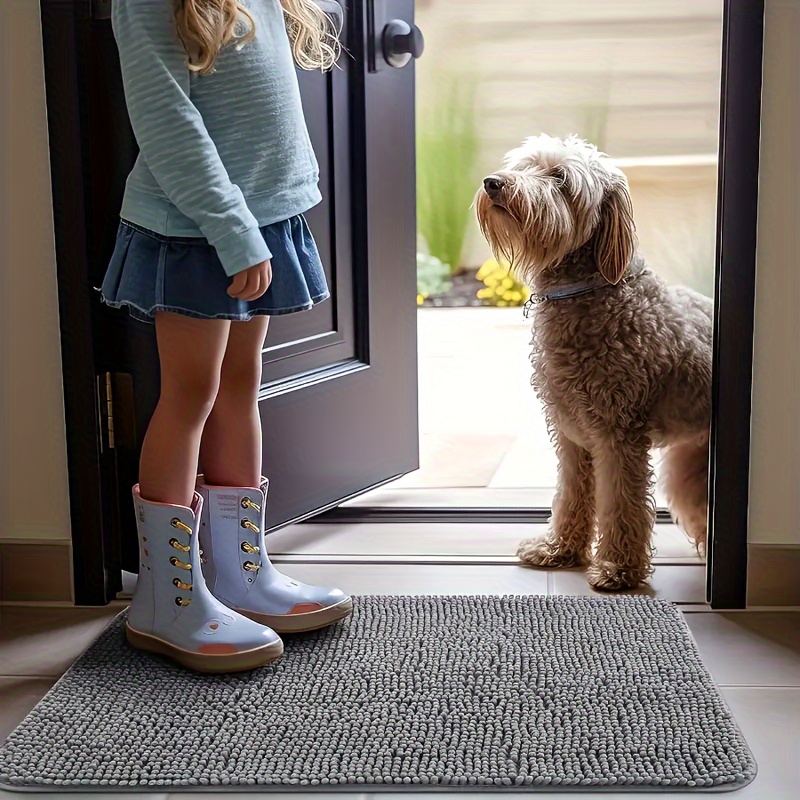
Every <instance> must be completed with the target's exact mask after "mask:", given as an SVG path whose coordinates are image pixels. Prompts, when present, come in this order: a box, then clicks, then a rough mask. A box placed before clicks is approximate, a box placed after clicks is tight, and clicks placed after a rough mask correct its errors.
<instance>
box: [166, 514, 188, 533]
mask: <svg viewBox="0 0 800 800" xmlns="http://www.w3.org/2000/svg"><path fill="white" fill-rule="evenodd" d="M169 524H170V525H172V527H173V528H180V529H181V530H182V531H183V532H184V533H188V534H189V535H190V536H191V535H192V529H191V528H190V527H189V526H188V525H187V524H186V523H185V522H181V521H180V520H179V519H178V518H177V517H173V518H172V519H171V520H170V522H169Z"/></svg>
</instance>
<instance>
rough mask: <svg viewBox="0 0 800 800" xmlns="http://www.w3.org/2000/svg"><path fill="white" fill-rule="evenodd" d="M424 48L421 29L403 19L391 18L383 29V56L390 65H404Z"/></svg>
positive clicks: (417, 56) (416, 56) (417, 55)
mask: <svg viewBox="0 0 800 800" xmlns="http://www.w3.org/2000/svg"><path fill="white" fill-rule="evenodd" d="M424 49H425V39H424V38H423V36H422V31H421V30H420V29H419V28H418V27H417V26H416V25H409V24H408V23H407V22H406V21H405V20H402V19H393V20H392V21H391V22H388V23H387V24H386V27H385V28H384V29H383V57H384V59H386V63H387V64H388V65H389V66H391V67H404V66H405V65H406V64H408V62H409V61H411V59H412V58H419V57H420V56H421V55H422V51H423V50H424Z"/></svg>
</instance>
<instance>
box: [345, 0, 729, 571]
mask: <svg viewBox="0 0 800 800" xmlns="http://www.w3.org/2000/svg"><path fill="white" fill-rule="evenodd" d="M417 22H418V24H419V26H420V28H421V29H422V30H423V31H424V32H425V35H426V38H427V41H428V47H427V52H426V55H425V58H423V59H421V60H420V62H419V63H418V65H417V218H418V232H419V235H418V257H417V291H418V297H417V301H418V313H417V330H418V358H419V436H420V441H419V444H420V468H419V469H418V470H416V471H414V472H412V473H409V474H408V475H405V476H404V477H402V478H400V479H399V480H397V481H394V482H393V483H391V484H388V485H387V486H385V487H383V488H381V489H379V490H376V491H373V492H371V493H369V494H367V495H364V496H362V497H361V498H359V499H358V500H355V501H352V502H351V505H354V506H365V505H366V506H372V507H398V506H401V507H415V508H440V509H442V508H455V507H459V508H475V509H479V508H489V507H491V508H494V509H514V508H516V509H522V508H525V509H531V510H534V509H535V510H538V511H539V512H546V511H547V510H549V508H550V507H551V504H552V500H553V496H554V493H555V489H556V481H557V461H556V455H555V449H554V448H553V446H552V444H551V441H550V436H549V434H548V431H547V427H546V424H545V419H544V414H543V410H542V407H541V404H540V403H539V401H538V399H537V398H536V396H535V394H534V392H533V389H532V388H531V386H530V377H531V370H530V366H529V351H530V347H529V341H530V322H529V320H527V319H525V317H524V316H523V313H522V307H523V305H524V303H525V302H526V300H527V299H528V297H529V292H528V291H527V290H526V288H525V287H524V286H522V285H520V284H518V283H517V282H516V281H515V279H514V277H513V276H512V275H511V274H509V272H508V270H507V269H506V268H504V267H503V266H502V265H500V264H498V263H497V262H496V261H494V260H493V259H492V257H491V253H490V251H489V248H488V246H487V245H486V243H485V242H484V240H483V238H482V237H481V235H480V232H479V230H478V226H477V223H476V220H475V215H474V212H473V210H472V209H471V208H470V206H471V203H472V198H473V196H474V194H475V191H476V189H477V187H478V186H479V184H480V181H481V179H482V177H483V176H484V175H486V174H490V173H491V172H492V171H493V170H494V169H495V168H496V167H497V165H498V164H499V163H500V162H501V160H502V157H503V155H504V153H505V152H506V151H508V150H509V149H511V148H512V147H515V146H517V145H518V144H519V143H520V142H521V141H522V140H523V139H524V138H525V137H526V136H529V135H535V134H538V133H540V132H545V133H549V134H551V135H555V136H561V137H564V136H567V135H569V134H573V133H574V134H577V135H579V136H581V137H582V138H585V139H587V140H589V141H590V142H592V143H594V144H595V145H597V146H598V148H599V149H600V150H602V151H604V152H607V153H608V154H609V155H610V156H612V158H614V160H615V161H616V163H618V164H619V166H620V167H621V168H622V169H623V170H624V172H625V173H626V176H627V178H628V181H629V185H630V190H631V195H632V199H633V204H634V213H635V218H636V224H637V232H638V237H639V241H640V248H641V251H642V252H643V254H644V255H645V258H646V259H647V261H648V265H649V266H650V267H651V268H652V269H654V270H655V271H656V272H658V273H659V274H660V275H662V277H664V278H665V279H666V280H667V281H668V282H670V283H678V284H684V285H687V286H689V287H691V288H693V289H695V290H697V291H699V292H702V293H703V294H706V295H707V296H709V297H713V293H714V278H715V245H716V231H717V219H716V217H717V169H718V136H719V111H720V97H719V87H720V81H721V53H722V31H723V5H722V3H720V2H719V0H701V2H696V0H679V1H678V2H674V1H673V0H656V1H655V2H649V3H646V4H644V5H642V4H641V3H637V2H635V0H626V2H621V3H615V4H613V5H602V4H601V5H598V4H591V8H590V7H589V4H587V3H586V2H582V0H567V2H562V1H561V0H559V2H555V0H539V1H538V2H536V3H526V2H518V3H503V4H500V5H499V6H498V5H488V4H486V3H485V2H478V1H477V0H471V1H470V0H468V1H467V2H455V1H454V0H418V2H417ZM653 455H654V462H655V465H656V473H657V474H658V455H657V453H654V454H653ZM656 501H657V505H658V507H659V512H660V513H659V523H660V524H658V525H657V526H656V534H655V546H656V551H657V557H659V558H661V559H665V558H666V559H670V560H676V559H677V560H678V561H679V562H682V563H683V562H685V563H692V564H699V563H702V562H701V561H700V560H699V559H698V557H697V554H696V552H695V550H694V547H693V545H692V544H691V543H690V542H689V540H688V539H687V538H686V537H685V536H684V535H683V533H682V532H680V531H679V530H678V529H677V527H676V526H674V525H672V524H670V523H669V521H668V520H669V515H668V512H667V509H666V501H665V499H664V497H663V494H662V493H661V491H660V489H657V490H656ZM540 515H541V513H540Z"/></svg>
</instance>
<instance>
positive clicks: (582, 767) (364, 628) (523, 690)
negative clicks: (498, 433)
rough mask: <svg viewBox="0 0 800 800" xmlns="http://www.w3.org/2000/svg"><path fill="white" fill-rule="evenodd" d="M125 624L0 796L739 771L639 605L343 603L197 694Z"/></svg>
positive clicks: (660, 617) (6, 765)
mask: <svg viewBox="0 0 800 800" xmlns="http://www.w3.org/2000/svg"><path fill="white" fill-rule="evenodd" d="M124 614H125V612H123V613H122V614H121V615H120V616H119V617H117V618H116V619H115V620H114V621H113V622H112V623H111V625H110V626H109V627H108V628H107V629H106V630H105V631H104V632H103V633H102V634H101V636H100V638H99V639H97V641H96V642H94V644H92V645H91V646H90V647H89V648H88V650H87V651H86V652H85V653H84V654H83V655H82V656H81V657H80V658H79V659H78V661H77V662H76V663H75V664H74V665H73V666H72V667H71V668H70V669H69V670H68V672H67V673H66V674H65V675H64V676H63V677H62V678H61V679H60V680H59V681H58V683H57V684H56V685H55V686H54V687H53V688H52V689H51V690H50V691H49V692H48V694H47V695H46V696H45V697H44V698H43V699H42V700H41V701H40V702H39V704H38V705H37V706H36V707H35V708H34V709H33V711H31V713H30V714H29V715H28V717H27V718H26V719H25V720H24V721H23V722H22V723H21V724H20V725H19V727H18V728H17V729H16V730H15V731H14V732H13V733H12V734H11V736H10V737H9V739H8V741H7V742H6V744H5V745H4V746H3V747H2V749H0V785H1V786H3V787H5V788H8V789H38V790H40V791H63V790H64V789H68V788H74V789H78V790H82V791H86V790H92V789H98V790H105V791H107V790H108V788H109V787H117V788H118V790H120V791H131V790H149V791H153V790H160V791H162V792H163V791H164V789H162V788H161V787H169V790H170V791H174V790H180V789H184V788H186V789H191V790H197V789H198V788H202V787H208V788H209V789H212V790H217V791H219V790H220V788H221V787H225V788H228V789H239V790H246V789H255V790H259V791H264V790H266V789H270V788H271V789H281V790H286V789H292V788H297V789H299V790H312V791H313V790H314V789H316V790H317V791H320V790H324V791H330V790H332V789H337V790H350V791H353V790H356V791H359V790H360V791H375V790H378V789H391V790H398V789H400V790H402V789H409V790H414V789H425V790H428V791H430V790H431V789H434V788H442V789H450V790H453V789H455V790H459V791H464V790H469V789H470V788H472V789H483V790H484V791H485V790H486V789H487V788H488V787H492V788H497V789H499V790H506V791H513V790H514V789H518V790H537V789H545V790H552V789H553V788H554V787H558V788H568V789H572V790H575V789H589V790H595V789H613V790H619V789H621V788H629V789H636V790H641V789H643V788H651V789H658V790H664V789H668V790H670V789H686V788H690V787H691V788H695V787H696V788H703V789H735V788H739V787H741V786H743V785H745V784H747V783H749V782H750V781H751V780H752V779H753V777H754V776H755V772H756V765H755V762H754V761H753V757H752V755H751V754H750V751H749V749H748V747H747V744H746V742H745V741H744V739H743V737H742V735H741V733H740V732H739V730H738V728H737V726H736V723H735V722H734V720H733V718H732V716H731V713H730V711H729V710H728V707H727V706H726V704H725V701H724V700H723V699H722V697H721V695H720V693H719V691H718V690H717V688H716V687H715V685H714V683H713V681H712V680H711V678H710V676H709V674H708V672H707V670H706V669H705V667H704V666H703V662H702V661H701V659H700V656H699V654H698V652H697V648H696V647H695V644H694V642H693V640H692V637H691V634H690V633H689V630H688V628H687V626H686V623H685V622H684V620H683V618H682V616H681V614H680V612H679V611H678V610H677V609H676V608H675V607H674V606H672V605H669V604H667V603H664V602H661V601H656V600H652V599H649V598H646V597H616V598H608V599H604V598H585V597H537V596H504V597H494V596H493V597H358V598H356V606H355V611H354V613H353V616H352V617H351V618H350V619H349V620H346V621H344V622H342V623H339V624H338V625H336V626H334V627H332V628H328V629H327V630H323V631H318V632H315V633H310V634H299V635H295V636H290V637H286V639H285V642H286V651H285V654H284V656H283V658H282V659H281V660H280V661H279V662H277V663H276V664H273V665H270V666H267V667H263V668H261V669H258V670H255V671H253V672H251V673H239V674H235V675H220V676H208V675H199V674H196V673H191V672H188V671H187V670H185V669H183V668H181V667H179V666H176V665H174V664H172V663H171V662H169V661H167V660H165V659H161V658H159V657H154V656H150V655H147V654H145V653H141V652H139V651H137V650H134V649H133V648H131V647H130V646H129V645H128V644H127V642H126V640H125V637H124V630H123V622H124Z"/></svg>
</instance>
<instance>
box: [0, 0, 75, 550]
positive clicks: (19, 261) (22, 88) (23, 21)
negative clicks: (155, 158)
mask: <svg viewBox="0 0 800 800" xmlns="http://www.w3.org/2000/svg"><path fill="white" fill-rule="evenodd" d="M50 197H51V195H50V173H49V165H48V148H47V121H46V113H45V98H44V74H43V66H42V46H41V30H40V23H39V3H38V0H2V1H1V2H0V538H2V539H9V538H13V539H25V540H36V539H67V540H68V539H69V538H70V524H69V505H68V490H67V459H66V443H65V430H64V406H63V403H64V400H63V391H62V378H61V351H60V343H59V329H58V301H57V294H56V273H55V253H54V245H53V219H52V203H51V200H50Z"/></svg>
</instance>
